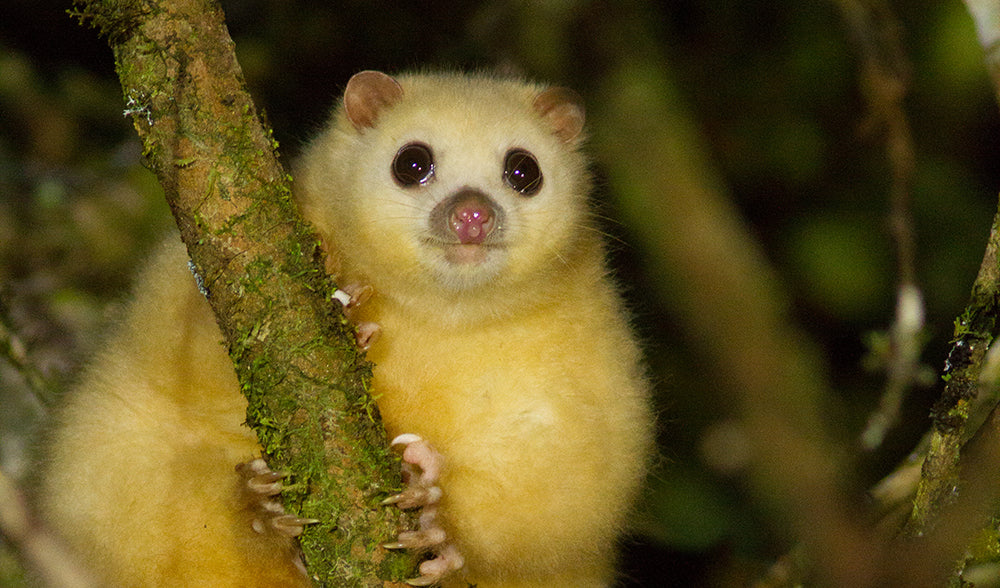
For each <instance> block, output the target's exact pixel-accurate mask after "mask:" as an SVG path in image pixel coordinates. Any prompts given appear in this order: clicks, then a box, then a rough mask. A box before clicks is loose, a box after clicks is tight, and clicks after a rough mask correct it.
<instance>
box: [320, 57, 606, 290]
mask: <svg viewBox="0 0 1000 588" xmlns="http://www.w3.org/2000/svg"><path fill="white" fill-rule="evenodd" d="M343 118H344V119H346V122H347V123H349V125H348V124H344V121H343V120H342V121H341V125H340V127H339V128H338V129H337V130H336V135H335V137H333V138H331V139H330V144H329V146H328V150H329V152H330V153H331V154H333V157H332V159H339V160H340V161H337V162H336V163H335V167H336V168H337V169H339V170H341V174H340V177H339V178H338V179H337V180H336V183H338V184H341V186H340V187H341V188H342V189H343V196H340V195H338V196H336V197H335V198H334V200H337V201H338V203H331V204H330V206H329V207H327V208H326V209H325V210H320V211H319V214H320V215H325V216H329V217H331V218H330V219H329V220H331V226H330V232H331V233H332V238H333V239H335V240H336V248H337V249H338V250H339V251H341V252H342V254H343V256H344V257H345V258H346V261H347V263H349V264H354V265H355V266H357V267H359V268H361V271H362V273H364V274H366V276H368V278H369V279H370V280H371V281H372V282H374V283H375V285H376V288H381V289H382V290H385V289H386V288H390V289H391V288H393V287H396V286H399V287H414V286H421V285H428V284H431V285H433V286H435V287H444V288H446V289H448V290H451V291H465V290H469V289H471V288H476V287H480V286H483V285H490V284H492V285H499V284H500V283H501V282H504V281H507V282H516V281H523V280H530V279H532V278H534V277H535V275H536V274H543V273H544V272H545V271H547V270H550V269H551V268H552V267H553V266H555V265H557V264H559V263H563V262H564V261H565V258H566V252H567V248H571V247H572V246H573V243H574V241H575V240H576V238H575V237H576V235H577V233H578V232H580V231H584V230H585V229H584V228H583V225H584V224H585V222H586V217H587V211H586V193H587V189H588V181H587V172H586V166H585V163H584V160H583V158H582V156H581V155H580V154H579V153H578V152H577V143H578V142H579V135H580V131H581V129H582V125H583V108H582V106H581V105H580V103H579V100H578V97H576V95H575V94H572V93H571V92H569V91H568V90H563V89H559V88H553V89H548V90H542V89H540V88H537V87H534V86H528V85H525V84H520V83H515V82H505V81H498V80H493V79H489V78H476V77H473V78H469V77H461V76H413V77H407V78H401V79H400V81H399V82H397V81H396V80H394V79H393V78H390V77H389V76H386V75H385V74H382V73H378V72H362V73H360V74H357V75H356V76H354V77H353V78H352V79H351V81H350V82H349V83H348V86H347V89H346V91H345V94H344V109H343ZM318 149H320V150H322V149H323V144H322V142H321V143H320V145H319V147H318ZM309 165H314V164H312V163H309ZM331 188H332V187H331ZM309 191H310V192H315V190H314V189H310V190H309ZM310 199H311V200H314V199H315V196H310ZM307 209H308V207H307ZM307 214H309V213H308V210H307ZM314 214H315V213H314ZM310 216H312V215H311V214H310ZM312 220H314V221H315V219H312ZM318 224H321V223H318ZM321 230H322V228H321ZM338 233H339V235H338ZM379 282H381V283H379Z"/></svg>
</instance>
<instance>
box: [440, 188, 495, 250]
mask: <svg viewBox="0 0 1000 588" xmlns="http://www.w3.org/2000/svg"><path fill="white" fill-rule="evenodd" d="M448 225H449V226H450V227H451V230H452V231H453V232H454V233H455V236H457V237H458V240H459V242H460V243H462V244H463V245H478V244H480V243H482V242H483V240H484V239H486V237H487V236H489V234H490V233H492V232H493V229H494V228H496V216H495V215H494V214H493V209H492V208H490V206H489V204H488V203H487V202H485V201H484V200H483V199H482V198H480V197H478V196H469V197H468V198H463V199H462V200H459V201H458V202H457V203H455V205H454V208H452V209H451V215H449V217H448Z"/></svg>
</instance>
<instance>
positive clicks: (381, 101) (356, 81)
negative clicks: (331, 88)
mask: <svg viewBox="0 0 1000 588" xmlns="http://www.w3.org/2000/svg"><path fill="white" fill-rule="evenodd" d="M402 98H403V88H402V87H400V85H399V82H397V81H396V80H394V79H392V78H391V77H389V76H387V75H385V74H384V73H382V72H380V71H371V70H368V71H363V72H360V73H356V74H354V75H353V76H351V79H350V80H349V81H348V82H347V89H345V90H344V111H345V112H346V113H347V118H348V120H350V121H351V124H353V125H354V128H356V129H358V130H359V131H360V130H363V129H366V128H369V127H372V126H374V125H375V120H376V119H378V115H379V113H380V112H382V109H384V108H388V107H390V106H392V105H393V104H395V103H397V102H399V101H400V100H401V99H402Z"/></svg>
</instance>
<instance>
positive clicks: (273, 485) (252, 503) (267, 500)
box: [236, 458, 319, 538]
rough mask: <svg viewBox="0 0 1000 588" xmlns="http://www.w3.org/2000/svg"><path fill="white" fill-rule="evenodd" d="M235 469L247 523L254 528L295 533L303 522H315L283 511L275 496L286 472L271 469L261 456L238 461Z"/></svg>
mask: <svg viewBox="0 0 1000 588" xmlns="http://www.w3.org/2000/svg"><path fill="white" fill-rule="evenodd" d="M236 472H237V473H238V474H239V475H240V477H241V479H242V481H243V483H242V489H243V495H244V497H245V500H246V508H247V509H248V511H249V512H250V515H251V516H250V519H251V521H250V527H251V528H252V529H253V530H254V532H256V533H258V534H261V535H264V534H268V533H276V534H278V535H281V536H284V537H289V538H291V537H298V536H299V535H301V534H302V528H303V527H304V526H305V525H310V524H313V523H318V522H319V521H317V520H316V519H305V518H301V517H297V516H295V515H291V514H288V513H286V512H285V507H284V506H282V505H281V502H280V501H278V499H277V498H276V497H277V496H278V494H281V480H282V479H284V477H285V476H286V474H283V473H280V472H276V471H274V470H272V469H271V468H269V467H268V466H267V462H265V461H264V460H263V459H260V458H257V459H254V460H252V461H249V462H246V463H241V464H239V465H238V466H236Z"/></svg>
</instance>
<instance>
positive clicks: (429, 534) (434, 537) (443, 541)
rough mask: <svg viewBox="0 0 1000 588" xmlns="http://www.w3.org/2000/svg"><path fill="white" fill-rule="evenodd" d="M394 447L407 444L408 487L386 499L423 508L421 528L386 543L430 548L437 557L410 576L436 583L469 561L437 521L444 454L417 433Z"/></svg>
mask: <svg viewBox="0 0 1000 588" xmlns="http://www.w3.org/2000/svg"><path fill="white" fill-rule="evenodd" d="M392 446H393V447H400V446H401V447H403V478H404V480H405V481H406V488H405V489H404V490H403V491H402V492H400V493H399V494H396V495H395V496H390V497H389V498H386V499H385V500H384V501H382V504H385V505H390V504H394V505H396V506H397V507H399V508H403V509H409V508H422V509H423V510H422V511H421V513H420V519H419V523H420V524H419V528H418V529H417V530H416V531H404V532H402V533H400V534H399V536H398V537H397V538H396V541H394V542H392V543H386V544H385V545H384V547H385V548H386V549H426V550H430V551H432V552H433V553H434V557H433V558H432V559H429V560H427V561H425V562H423V563H422V564H420V576H418V577H416V578H412V579H410V580H407V581H406V583H407V584H410V585H411V586H432V585H434V584H437V583H439V582H440V581H441V580H442V579H444V578H445V577H446V576H448V575H450V574H452V573H453V572H455V571H457V570H459V569H461V568H462V566H463V565H464V564H465V562H464V560H463V559H462V554H461V553H459V551H458V548H456V547H455V546H454V545H453V544H451V543H449V542H448V537H447V534H446V533H445V531H444V529H442V528H441V527H440V526H439V525H438V522H437V505H438V502H439V501H440V500H441V488H439V487H438V486H437V481H438V478H439V477H440V475H441V466H442V465H443V463H444V458H443V457H442V456H441V454H440V453H438V452H437V451H436V450H435V449H434V448H433V447H431V445H430V443H428V442H427V441H425V440H424V439H422V438H420V437H419V436H417V435H413V434H404V435H400V436H398V437H396V438H395V439H393V440H392Z"/></svg>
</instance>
